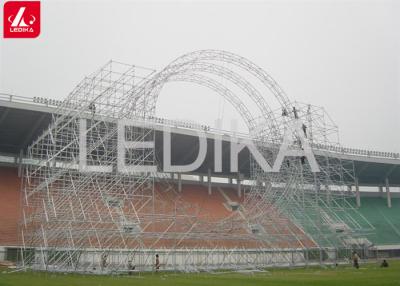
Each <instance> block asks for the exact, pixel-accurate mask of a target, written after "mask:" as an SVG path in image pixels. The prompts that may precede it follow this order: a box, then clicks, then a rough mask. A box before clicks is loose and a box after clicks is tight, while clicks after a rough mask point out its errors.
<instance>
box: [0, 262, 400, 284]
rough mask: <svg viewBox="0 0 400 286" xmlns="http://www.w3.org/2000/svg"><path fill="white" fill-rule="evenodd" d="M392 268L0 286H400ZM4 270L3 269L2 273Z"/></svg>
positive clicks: (6, 280)
mask: <svg viewBox="0 0 400 286" xmlns="http://www.w3.org/2000/svg"><path fill="white" fill-rule="evenodd" d="M389 263H390V267H389V268H385V269H384V268H380V267H379V265H378V264H375V263H370V264H363V265H361V268H360V269H358V270H357V269H353V268H352V267H349V266H339V267H337V268H330V267H329V268H320V267H312V268H298V269H270V270H266V271H265V272H262V273H254V274H243V273H242V274H241V273H235V272H229V273H226V272H224V273H214V274H210V273H200V274H182V273H181V274H179V273H178V274H174V273H146V274H141V275H140V276H139V275H134V276H118V277H117V276H95V275H77V274H52V273H32V272H20V273H11V274H10V273H7V274H5V273H4V272H3V273H0V285H1V286H3V285H4V286H6V285H7V286H8V285H10V286H11V285H18V286H24V285H29V286H47V285H49V286H50V285H51V286H64V285H65V286H79V285H85V286H86V285H87V286H95V285H96V286H103V285H104V286H119V285H121V286H122V285H135V286H136V285H137V286H140V285H157V286H164V285H171V286H175V285H222V286H224V285H226V286H235V285H268V286H275V285H280V286H285V285H307V286H314V285H326V286H329V285H338V286H346V285H349V286H350V285H351V286H357V285H363V286H369V285H377V286H378V285H379V286H383V285H397V286H400V261H389ZM3 270H4V269H3Z"/></svg>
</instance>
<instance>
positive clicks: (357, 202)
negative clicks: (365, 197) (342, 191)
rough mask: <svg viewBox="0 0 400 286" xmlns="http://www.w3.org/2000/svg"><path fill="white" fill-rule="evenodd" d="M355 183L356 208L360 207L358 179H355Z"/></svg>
mask: <svg viewBox="0 0 400 286" xmlns="http://www.w3.org/2000/svg"><path fill="white" fill-rule="evenodd" d="M355 183H356V204H357V207H361V198H360V186H359V185H358V178H356V179H355Z"/></svg>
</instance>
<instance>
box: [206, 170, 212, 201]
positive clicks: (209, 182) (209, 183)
mask: <svg viewBox="0 0 400 286" xmlns="http://www.w3.org/2000/svg"><path fill="white" fill-rule="evenodd" d="M207 184H208V194H209V195H211V192H212V188H211V169H208V174H207Z"/></svg>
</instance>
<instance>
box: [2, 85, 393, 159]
mask: <svg viewBox="0 0 400 286" xmlns="http://www.w3.org/2000/svg"><path fill="white" fill-rule="evenodd" d="M0 100H3V101H9V102H19V103H29V104H35V105H41V106H47V107H59V106H61V105H62V104H63V101H62V100H56V99H49V98H44V97H33V98H32V97H24V96H19V95H15V94H8V93H0ZM150 120H151V121H153V122H155V123H159V124H165V125H170V126H174V127H181V128H188V129H195V130H201V131H206V132H210V133H218V134H223V135H228V136H236V137H241V138H243V137H247V138H248V137H249V135H248V134H244V133H232V132H230V131H226V130H220V129H215V128H212V127H210V126H207V125H202V124H198V123H193V122H189V121H183V120H171V119H165V118H159V117H152V118H150ZM311 146H312V147H313V148H315V149H317V150H323V151H329V152H334V153H340V154H348V155H358V156H364V157H375V158H388V159H400V153H395V152H382V151H374V150H366V149H357V148H348V147H342V146H331V145H325V144H311Z"/></svg>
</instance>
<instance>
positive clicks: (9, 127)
mask: <svg viewBox="0 0 400 286" xmlns="http://www.w3.org/2000/svg"><path fill="white" fill-rule="evenodd" d="M56 105H57V102H56V101H53V102H51V101H50V102H49V101H46V102H43V101H37V100H33V99H31V98H24V97H18V96H12V95H1V94H0V154H1V155H3V156H4V155H5V156H12V157H15V158H17V157H19V156H20V154H21V152H22V153H24V152H25V150H26V148H27V147H28V146H29V145H30V144H31V143H32V142H33V141H34V140H35V139H36V138H37V137H38V136H39V135H41V134H42V133H43V131H44V130H45V129H46V128H47V127H48V126H49V124H50V123H51V119H52V113H53V112H55V110H56ZM171 129H172V132H173V136H172V163H173V164H174V165H184V164H189V163H191V162H193V161H194V160H195V159H196V157H197V154H198V139H197V137H196V136H195V131H194V130H191V129H190V128H188V127H186V126H184V127H182V126H173V127H171ZM207 137H208V138H207V143H208V148H207V155H206V159H205V160H204V163H203V164H202V165H201V166H200V167H199V168H198V169H197V170H196V171H195V172H192V174H199V175H206V174H207V173H208V169H211V170H213V169H214V168H213V165H214V148H213V146H214V143H213V138H214V134H213V132H212V131H208V132H207ZM223 140H224V137H223ZM162 142H163V134H162V130H161V129H159V130H157V132H156V154H157V157H158V159H159V161H160V162H161V163H162V157H163V156H162V147H163V144H162ZM344 150H345V151H344V152H343V150H341V152H337V150H335V151H332V152H330V153H329V154H330V155H329V156H330V157H332V158H336V159H338V160H339V159H341V160H344V161H353V162H354V168H355V174H356V176H357V178H358V180H359V184H360V185H362V186H382V185H384V184H385V180H386V178H387V179H388V180H389V182H390V185H391V186H400V155H399V154H395V153H389V152H373V151H367V150H359V149H349V148H345V149H344ZM315 152H316V155H317V156H318V151H315ZM222 153H223V166H222V170H223V172H222V173H213V174H212V175H213V176H215V177H218V176H224V177H227V176H230V177H236V176H237V173H231V172H230V163H229V161H230V160H229V159H230V156H229V154H230V148H229V142H227V141H225V140H224V142H223V148H222ZM15 162H17V159H15ZM239 172H240V173H241V174H242V175H243V176H244V178H248V177H249V174H250V153H249V151H248V150H247V149H246V148H245V149H244V150H242V152H240V154H239ZM351 183H352V182H349V184H351Z"/></svg>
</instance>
